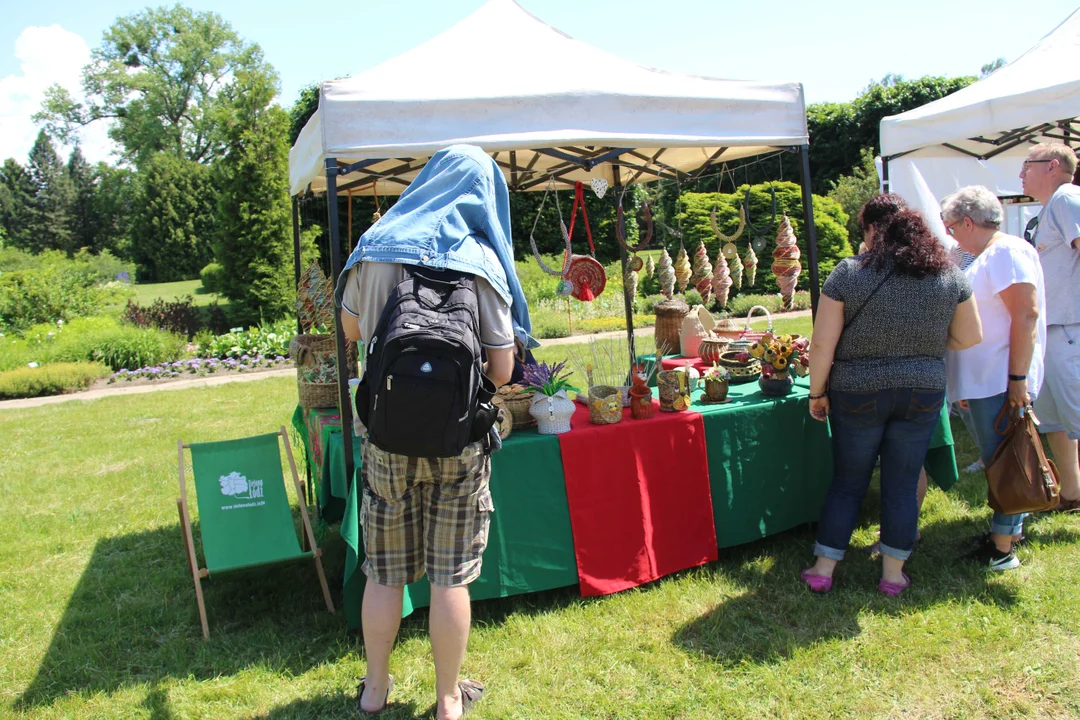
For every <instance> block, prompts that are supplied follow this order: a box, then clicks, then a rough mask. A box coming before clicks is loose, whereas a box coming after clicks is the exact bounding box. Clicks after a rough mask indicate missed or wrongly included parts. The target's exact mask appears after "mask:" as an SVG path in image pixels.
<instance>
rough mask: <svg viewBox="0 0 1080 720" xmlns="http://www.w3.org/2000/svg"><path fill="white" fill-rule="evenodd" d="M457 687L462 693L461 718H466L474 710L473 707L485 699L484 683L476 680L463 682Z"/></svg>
mask: <svg viewBox="0 0 1080 720" xmlns="http://www.w3.org/2000/svg"><path fill="white" fill-rule="evenodd" d="M457 686H458V690H459V691H460V692H461V717H465V716H466V715H468V714H469V711H470V710H472V708H473V705H475V704H476V703H478V702H480V701H481V700H483V699H484V692H486V688H485V687H484V684H483V683H479V682H477V681H475V680H461V681H459V682H458V684H457Z"/></svg>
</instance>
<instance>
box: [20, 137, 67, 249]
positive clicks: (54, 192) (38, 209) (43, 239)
mask: <svg viewBox="0 0 1080 720" xmlns="http://www.w3.org/2000/svg"><path fill="white" fill-rule="evenodd" d="M27 170H28V171H29V175H30V183H31V185H32V187H33V193H34V197H33V201H32V202H31V204H30V212H29V223H28V227H27V235H28V240H29V243H30V244H29V249H30V250H32V251H33V252H41V251H42V250H62V251H64V252H66V253H67V254H68V255H71V254H73V253H74V252H75V242H74V236H73V235H72V234H71V219H70V211H71V205H72V201H73V200H74V194H75V192H74V187H73V186H72V184H71V178H70V177H68V173H67V168H65V167H64V163H63V161H62V160H61V159H60V156H59V155H57V154H56V150H55V148H53V144H52V141H51V140H50V139H49V136H48V135H47V134H46V133H45V131H44V130H42V131H41V132H39V133H38V136H37V140H35V141H34V146H33V147H32V148H30V158H29V163H28V167H27Z"/></svg>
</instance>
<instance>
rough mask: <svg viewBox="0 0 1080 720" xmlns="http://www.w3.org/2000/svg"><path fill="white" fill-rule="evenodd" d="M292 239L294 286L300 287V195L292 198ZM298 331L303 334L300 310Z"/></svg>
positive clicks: (297, 317) (297, 320) (297, 314)
mask: <svg viewBox="0 0 1080 720" xmlns="http://www.w3.org/2000/svg"><path fill="white" fill-rule="evenodd" d="M292 239H293V278H294V280H295V282H294V283H293V286H294V287H296V288H298V289H299V287H300V197H299V196H297V195H293V198H292ZM296 329H297V332H298V333H300V334H303V332H304V326H303V325H302V324H301V323H300V312H299V311H297V313H296Z"/></svg>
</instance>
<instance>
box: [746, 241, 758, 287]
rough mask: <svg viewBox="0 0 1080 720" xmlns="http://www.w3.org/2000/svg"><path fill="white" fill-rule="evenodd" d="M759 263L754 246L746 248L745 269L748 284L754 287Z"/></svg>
mask: <svg viewBox="0 0 1080 720" xmlns="http://www.w3.org/2000/svg"><path fill="white" fill-rule="evenodd" d="M757 264H758V258H757V255H755V254H754V246H753V245H751V246H750V247H748V248H746V254H745V255H743V270H745V271H746V284H747V285H749V286H750V287H754V280H755V279H756V278H757Z"/></svg>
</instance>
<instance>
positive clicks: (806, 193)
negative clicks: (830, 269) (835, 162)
mask: <svg viewBox="0 0 1080 720" xmlns="http://www.w3.org/2000/svg"><path fill="white" fill-rule="evenodd" d="M799 160H800V163H799V175H800V179H801V180H802V203H803V219H804V221H805V224H804V228H805V232H806V250H807V252H808V253H809V255H810V258H809V260H810V310H811V314H812V315H813V316H814V317H815V318H816V317H817V306H818V297H819V295H820V294H821V285H820V284H819V281H818V247H817V229H816V228H815V227H814V196H813V193H811V192H810V146H809V145H800V146H799Z"/></svg>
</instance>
